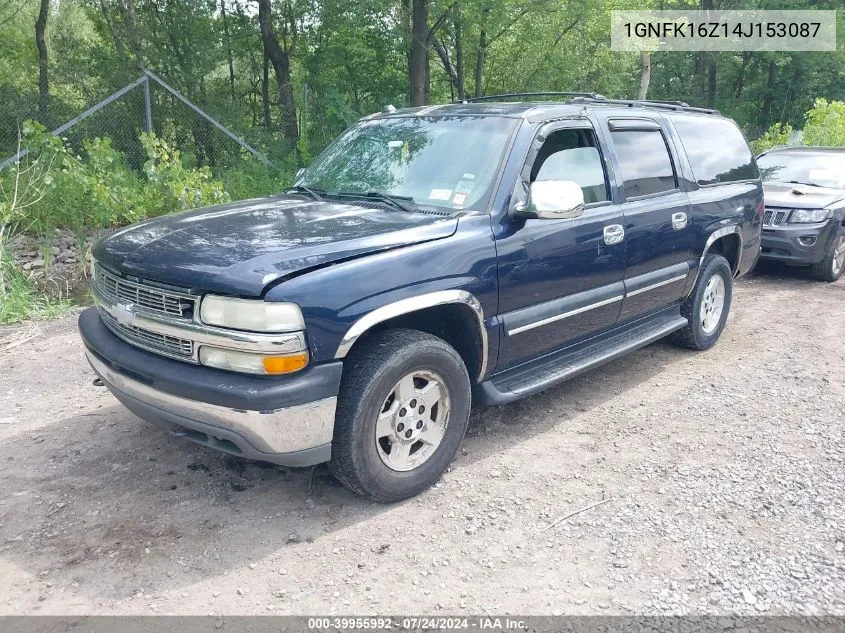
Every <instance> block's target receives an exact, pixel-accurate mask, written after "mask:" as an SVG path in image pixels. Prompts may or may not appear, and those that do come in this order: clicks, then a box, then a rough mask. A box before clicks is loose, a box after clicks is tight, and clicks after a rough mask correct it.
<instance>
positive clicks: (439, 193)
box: [428, 189, 452, 200]
mask: <svg viewBox="0 0 845 633" xmlns="http://www.w3.org/2000/svg"><path fill="white" fill-rule="evenodd" d="M451 197H452V190H451V189H432V190H431V193H430V194H428V199H429V200H448V199H449V198H451Z"/></svg>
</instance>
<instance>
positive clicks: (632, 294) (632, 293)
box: [625, 274, 688, 297]
mask: <svg viewBox="0 0 845 633" xmlns="http://www.w3.org/2000/svg"><path fill="white" fill-rule="evenodd" d="M687 277H688V275H687V274H684V275H678V276H677V277H672V278H671V279H664V280H663V281H658V282H657V283H655V284H651V285H650V286H644V287H642V288H637V289H636V290H631V291H630V292H626V293H625V296H626V297H635V296H636V295H638V294H642V293H643V292H648V291H649V290H655V289H656V288H661V287H663V286H667V285H669V284H674V283H677V282H679V281H684V280H685V279H686V278H687Z"/></svg>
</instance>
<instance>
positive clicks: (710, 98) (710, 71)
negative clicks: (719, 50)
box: [707, 54, 716, 108]
mask: <svg viewBox="0 0 845 633" xmlns="http://www.w3.org/2000/svg"><path fill="white" fill-rule="evenodd" d="M707 107H708V108H715V107H716V59H715V57H713V56H712V54H711V56H710V62H709V63H708V64H707Z"/></svg>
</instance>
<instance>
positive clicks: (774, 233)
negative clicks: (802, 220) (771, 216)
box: [760, 219, 839, 265]
mask: <svg viewBox="0 0 845 633" xmlns="http://www.w3.org/2000/svg"><path fill="white" fill-rule="evenodd" d="M838 227H839V223H838V222H837V220H835V219H830V220H826V221H825V222H822V223H819V224H784V225H783V226H779V227H777V228H768V227H763V234H762V237H761V241H762V246H763V250H762V252H761V253H760V258H761V259H770V260H776V261H781V262H786V263H789V264H800V265H807V264H817V263H819V262H820V261H821V260H822V259H824V256H825V254H826V253H827V251H828V249H829V248H830V245H831V243H832V241H833V240H834V239H835V237H836V234H837V230H838ZM811 240H812V243H811V244H810V243H808V242H809V241H811Z"/></svg>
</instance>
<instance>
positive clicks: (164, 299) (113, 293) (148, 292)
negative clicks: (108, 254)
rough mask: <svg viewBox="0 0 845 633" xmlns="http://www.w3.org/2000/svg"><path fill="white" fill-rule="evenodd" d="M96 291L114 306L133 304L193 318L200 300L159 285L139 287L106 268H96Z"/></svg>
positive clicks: (96, 265)
mask: <svg viewBox="0 0 845 633" xmlns="http://www.w3.org/2000/svg"><path fill="white" fill-rule="evenodd" d="M94 283H95V285H96V288H95V291H98V292H97V294H99V295H100V297H101V298H102V299H103V300H105V302H106V303H110V304H112V305H115V304H118V303H120V304H123V305H129V304H132V305H134V306H136V307H137V308H139V309H142V310H146V311H149V312H154V313H156V314H166V315H168V316H175V317H183V318H187V319H190V318H192V317H193V314H194V306H195V304H196V301H195V300H194V299H192V298H190V297H186V296H183V295H180V294H177V293H172V292H168V291H166V290H162V289H161V288H156V287H155V286H148V285H144V284H137V283H134V282H132V281H127V280H126V279H122V278H121V277H118V276H117V275H113V274H112V273H110V272H108V271H107V270H105V269H104V268H103V267H102V266H100V265H98V264H95V266H94Z"/></svg>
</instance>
